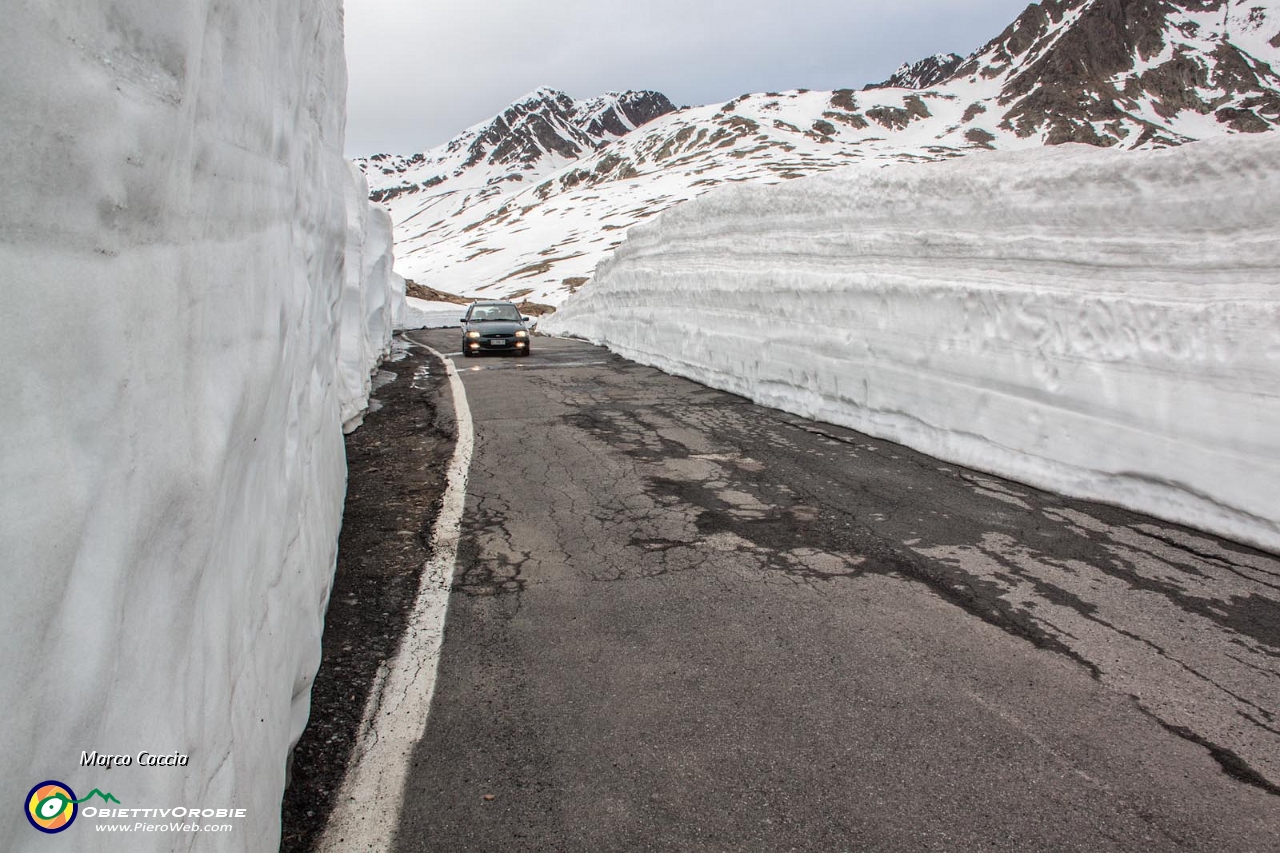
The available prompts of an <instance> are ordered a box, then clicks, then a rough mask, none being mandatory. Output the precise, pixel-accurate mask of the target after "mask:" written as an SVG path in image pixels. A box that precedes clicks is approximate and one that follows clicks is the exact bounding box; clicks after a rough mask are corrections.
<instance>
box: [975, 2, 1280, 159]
mask: <svg viewBox="0 0 1280 853" xmlns="http://www.w3.org/2000/svg"><path fill="white" fill-rule="evenodd" d="M1272 29H1276V30H1280V4H1277V3H1276V2H1275V0H1243V2H1242V0H1045V2H1043V3H1040V4H1039V5H1032V6H1028V7H1027V9H1026V10H1025V11H1024V12H1023V13H1022V14H1021V15H1020V16H1019V17H1018V19H1017V20H1016V21H1014V22H1013V23H1012V24H1011V25H1010V26H1009V27H1008V28H1007V29H1006V30H1005V31H1004V32H1003V33H1001V34H1000V35H999V36H997V37H996V38H995V39H993V40H992V41H990V42H989V43H987V44H986V45H985V46H984V47H982V48H981V49H979V50H978V51H977V52H976V53H974V54H973V55H972V56H970V57H969V58H968V59H967V60H966V61H965V62H964V64H963V65H961V66H960V68H958V69H957V70H956V72H955V74H954V75H953V77H952V79H960V78H964V77H970V78H974V79H993V78H997V77H1004V79H1005V83H1004V86H1003V88H1002V90H1001V93H1000V97H999V98H998V103H999V105H1000V106H1001V107H1005V110H1004V111H1003V115H1002V123H1001V127H1003V128H1005V129H1007V130H1013V131H1014V132H1015V133H1017V134H1018V135H1019V136H1032V135H1034V134H1040V135H1041V136H1042V137H1043V139H1044V141H1045V142H1046V143H1048V144H1050V145H1053V144H1057V143H1061V142H1087V143H1089V144H1092V145H1102V146H1110V145H1116V144H1118V143H1121V142H1123V143H1124V144H1125V146H1126V147H1134V146H1135V145H1143V144H1147V143H1149V142H1154V143H1156V144H1166V145H1168V144H1177V143H1179V142H1184V141H1186V140H1187V139H1188V137H1185V136H1181V135H1179V134H1177V133H1171V132H1169V131H1168V130H1167V129H1166V128H1163V127H1161V126H1160V123H1158V122H1156V121H1152V120H1151V118H1150V117H1144V116H1143V115H1142V112H1143V110H1142V107H1143V106H1144V105H1145V104H1150V105H1151V107H1152V108H1153V110H1154V112H1155V113H1156V114H1157V116H1158V117H1163V118H1171V117H1173V116H1174V115H1176V114H1178V113H1180V112H1183V111H1186V110H1191V111H1194V112H1196V113H1199V114H1201V115H1208V114H1210V113H1214V114H1215V116H1216V118H1217V119H1218V121H1220V122H1222V123H1224V124H1226V125H1228V126H1230V127H1231V128H1233V129H1235V130H1237V131H1247V132H1254V131H1257V130H1264V129H1267V128H1268V127H1270V126H1272V125H1274V124H1276V123H1280V96H1278V95H1277V90H1278V89H1280V75H1277V73H1276V72H1275V71H1274V70H1273V69H1272V67H1271V65H1269V64H1268V63H1267V62H1265V61H1259V60H1258V58H1257V57H1256V56H1250V55H1248V54H1246V53H1244V52H1243V51H1242V50H1241V47H1240V44H1239V43H1241V42H1244V43H1247V42H1251V41H1255V40H1258V39H1254V37H1253V36H1254V34H1255V33H1257V32H1258V31H1259V30H1261V31H1262V34H1263V37H1264V38H1263V39H1260V40H1261V41H1263V43H1269V42H1265V34H1266V33H1268V32H1269V31H1270V30H1272ZM1278 37H1280V36H1278ZM1206 93H1211V94H1210V97H1209V98H1207V99H1206V98H1205V97H1204V94H1206Z"/></svg>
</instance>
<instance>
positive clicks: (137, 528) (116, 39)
mask: <svg viewBox="0 0 1280 853" xmlns="http://www.w3.org/2000/svg"><path fill="white" fill-rule="evenodd" d="M5 16H6V17H5V27H4V28H3V31H2V32H0V72H3V73H2V74H0V79H2V80H3V83H0V106H3V110H4V112H5V114H6V115H8V116H10V117H12V120H10V121H6V122H3V123H0V150H3V151H4V152H5V155H6V156H5V157H4V158H2V159H0V164H2V165H0V188H2V189H3V196H4V199H5V203H4V204H3V205H2V206H0V235H2V236H0V270H3V289H4V304H3V308H0V317H2V318H3V328H4V334H3V335H0V363H3V364H4V366H5V370H4V374H3V378H0V399H2V400H3V401H4V404H3V406H2V407H0V429H2V430H3V434H4V437H5V440H4V444H3V448H2V449H0V483H3V484H4V488H3V489H0V552H3V554H4V555H5V571H4V572H3V575H2V577H0V645H2V646H3V648H4V662H3V666H2V667H0V704H2V705H3V707H4V708H5V712H6V713H5V725H4V732H3V735H0V767H3V768H4V771H5V772H4V781H3V783H2V786H3V791H2V792H0V800H3V801H4V802H5V803H6V804H7V805H6V808H5V809H4V810H3V814H2V815H0V838H2V839H4V841H3V846H4V849H5V850H10V851H25V850H48V849H51V847H50V839H49V838H47V837H45V836H43V835H42V834H41V833H39V832H37V831H36V830H35V829H33V828H32V827H31V826H28V825H27V820H26V818H25V816H24V813H23V810H22V809H20V808H19V807H18V806H19V804H20V803H22V802H23V800H24V797H25V796H26V794H27V791H28V790H29V789H30V788H31V786H33V785H35V784H36V783H39V782H41V781H43V780H48V779H56V780H59V781H61V782H63V783H66V784H67V785H69V786H70V787H71V788H72V789H73V790H74V791H75V792H76V794H77V796H80V797H84V796H85V795H87V794H88V793H89V792H90V791H91V790H93V789H94V788H98V789H100V790H102V791H104V792H109V793H111V794H113V795H114V796H115V797H116V798H117V799H118V800H119V801H120V804H121V806H122V807H128V808H171V807H174V806H182V807H184V808H186V807H195V806H199V807H202V808H210V809H238V808H243V809H246V810H247V817H245V818H243V819H235V820H233V821H230V822H232V823H233V824H234V825H235V829H234V830H233V831H232V832H229V833H212V834H203V835H202V834H189V833H167V832H151V833H128V834H125V835H122V836H115V835H107V834H102V833H97V832H95V831H94V826H93V825H94V823H95V820H94V819H93V818H92V817H86V816H83V815H82V816H81V817H79V818H78V819H77V821H76V824H75V825H73V826H71V827H70V828H69V829H68V830H67V832H66V833H65V834H64V835H62V836H61V837H59V838H58V839H56V842H57V843H54V844H53V845H52V846H53V847H58V848H60V849H64V850H94V851H127V853H139V851H142V853H145V851H158V850H176V849H182V850H192V851H199V850H219V851H241V850H246V851H248V850H252V851H274V850H276V849H277V846H278V843H279V809H280V794H281V791H282V789H283V787H284V783H285V763H286V759H287V755H288V751H289V748H290V745H291V744H292V743H293V742H294V741H295V740H296V738H297V737H298V735H299V734H300V733H301V731H302V728H303V725H304V723H305V721H306V717H307V711H308V703H309V696H310V688H311V679H312V677H313V675H314V673H315V670H316V667H317V666H318V664H319V660H320V643H319V641H320V631H321V624H322V619H323V614H324V610H325V605H326V601H327V597H328V594H329V588H330V583H331V579H332V573H333V567H334V559H335V554H336V549H337V535H338V527H339V522H340V516H341V512H342V501H343V495H344V490H345V478H346V463H345V458H344V451H343V442H342V426H343V422H344V421H347V422H348V423H353V422H354V420H357V419H358V418H359V416H360V413H361V411H362V410H363V409H364V406H365V399H364V397H365V395H366V394H367V390H368V384H367V377H368V373H369V369H370V368H371V367H372V366H373V362H374V360H375V359H376V358H377V357H378V356H379V355H380V354H381V352H382V351H383V350H384V349H385V347H386V345H387V336H388V334H389V330H390V327H391V324H392V322H394V321H395V320H396V319H397V317H398V316H399V315H400V314H402V309H401V308H400V307H399V304H398V299H399V298H400V295H402V294H403V282H399V284H398V287H399V290H397V282H398V279H397V277H395V276H393V275H392V274H391V272H390V266H391V262H390V255H389V248H390V231H389V221H388V219H387V217H386V214H385V213H383V212H382V211H369V209H368V205H367V203H366V200H365V198H366V194H367V190H366V189H365V187H364V185H363V180H362V179H357V177H356V175H355V174H353V171H352V170H351V168H350V167H349V165H348V164H347V163H346V162H345V161H344V160H343V159H342V156H341V152H342V149H343V126H344V120H345V118H344V112H345V105H344V94H345V90H346V70H345V59H344V56H343V44H342V14H341V3H340V2H339V0H322V2H312V0H274V2H271V3H262V4H254V3H220V2H213V0H176V1H175V2H168V3H160V4H157V3H152V2H142V0H123V2H113V3H109V4H95V3H76V4H53V5H50V4H40V3H18V4H12V6H11V7H10V8H6V10H5ZM93 751H96V752H98V753H101V754H112V755H115V754H122V755H129V756H136V755H137V754H138V753H139V752H142V751H147V752H150V753H153V754H172V753H181V754H183V755H186V756H189V762H188V764H187V765H186V766H185V767H180V768H168V767H160V768H156V767H140V766H138V764H137V763H134V764H133V765H132V766H116V767H114V768H112V769H111V770H109V771H107V770H105V769H104V768H102V767H84V766H81V755H82V753H83V752H93ZM94 804H95V805H104V804H103V803H101V802H96V801H95V803H94ZM130 822H132V821H130Z"/></svg>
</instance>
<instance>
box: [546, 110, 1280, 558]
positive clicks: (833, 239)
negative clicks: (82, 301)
mask: <svg viewBox="0 0 1280 853" xmlns="http://www.w3.org/2000/svg"><path fill="white" fill-rule="evenodd" d="M628 234H629V237H628V240H627V242H626V243H624V244H623V245H622V246H621V247H620V248H619V249H618V251H617V252H616V254H615V255H614V256H613V258H612V259H610V260H608V261H605V262H604V263H602V264H601V265H600V267H599V268H598V269H597V271H596V275H595V278H594V280H593V282H592V283H591V284H590V285H589V286H588V287H587V288H585V289H584V290H583V291H581V292H580V293H579V294H578V295H577V296H576V297H575V298H572V299H570V300H569V301H567V302H566V303H565V304H564V306H563V307H562V308H561V309H560V310H559V311H558V312H557V313H556V314H555V315H553V316H552V317H549V318H546V319H544V320H543V322H542V324H541V329H542V331H544V332H550V333H553V334H564V335H574V336H578V337H582V338H586V339H588V340H591V341H593V342H596V343H603V344H606V345H607V346H609V347H610V348H611V349H613V350H615V351H616V352H618V353H620V354H622V355H624V356H626V357H627V358H630V359H634V360H636V361H639V362H642V363H645V364H650V365H654V366H656V367H659V368H661V369H662V370H665V371H668V372H670V373H675V374H679V375H681V376H686V377H689V378H691V379H694V380H697V381H698V382H702V383H705V384H707V385H711V386H714V387H717V388H721V389H725V390H728V391H732V392H734V393H737V394H741V395H744V396H746V397H749V398H751V399H753V400H755V401H757V402H759V403H763V404H765V405H769V406H775V407H778V408H780V409H784V410H786V411H789V412H793V413H795V414H799V415H802V416H805V417H811V418H816V419H819V420H823V421H827V422H830V423H835V424H841V425H844V426H848V427H851V428H853V429H857V430H860V431H863V432H866V433H869V434H871V435H875V436H878V437H881V438H886V439H889V440H892V441H896V442H900V443H902V444H906V445H908V446H911V447H913V448H916V449H918V450H921V451H923V452H925V453H928V454H930V455H933V456H935V457H938V458H940V459H945V460H948V461H951V462H955V463H959V464H961V465H966V466H970V467H973V468H977V469H980V470H984V471H988V472H992V473H995V474H1000V475H1003V476H1006V477H1010V478H1012V479H1015V480H1019V481H1022V482H1025V483H1029V484H1032V485H1036V486H1040V487H1043V488H1045V489H1049V490H1052V491H1055V492H1060V493H1065V494H1068V495H1074V496H1078V497H1085V498H1092V499H1097V500H1101V501H1106V502H1108V503H1113V504H1119V505H1122V506H1126V507H1130V508H1132V509H1136V510H1139V511H1142V512H1146V513H1150V514H1152V515H1155V516H1158V517H1161V518H1164V519H1167V520H1170V521H1175V522H1181V523H1185V524H1188V525H1191V526H1194V527H1197V528H1201V529H1204V530H1207V531H1211V532H1215V533H1219V534H1221V535H1223V536H1227V537H1230V538H1232V539H1236V540H1239V541H1242V542H1246V543H1250V544H1254V545H1257V546H1260V547H1263V548H1266V549H1268V550H1271V551H1276V552H1280V343H1278V341H1280V337H1278V334H1280V145H1277V142H1276V138H1275V137H1274V136H1273V135H1271V134H1263V135H1261V136H1260V137H1256V138H1242V137H1233V138H1229V139H1224V140H1217V141H1210V142H1200V143H1196V144H1191V145H1185V146H1182V147H1180V148H1176V149H1171V150H1165V151H1155V152H1135V153H1124V152H1111V151H1103V150H1098V149H1094V148H1087V147H1082V146H1063V147H1060V148H1056V149H1036V150H1030V151H1023V152H1017V153H991V154H981V155H974V156H971V157H966V158H964V159H961V160H955V161H949V162H943V163H934V164H908V165H894V166H886V167H883V168H875V167H853V168H851V169H849V170H842V171H841V172H839V173H831V174H829V175H824V176H818V177H811V178H806V179H802V180H796V181H792V182H789V183H787V184H785V185H779V186H769V187H761V186H742V187H732V188H729V189H726V190H722V191H717V192H713V193H711V194H708V195H706V196H704V197H702V198H701V199H698V200H696V201H693V202H689V203H687V204H685V205H682V206H680V207H678V208H675V209H672V210H671V211H668V212H667V213H665V214H663V215H662V216H661V217H659V218H657V219H655V220H653V221H652V222H650V223H648V224H646V225H644V226H637V227H635V228H633V229H632V230H631V231H630V232H628Z"/></svg>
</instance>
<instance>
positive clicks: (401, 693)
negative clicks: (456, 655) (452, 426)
mask: <svg viewBox="0 0 1280 853" xmlns="http://www.w3.org/2000/svg"><path fill="white" fill-rule="evenodd" d="M414 343H418V342H417V341H415V342H414ZM418 345H419V346H423V347H426V349H427V350H429V351H430V352H431V354H432V355H434V356H436V357H437V358H440V359H441V361H443V362H444V366H445V370H446V371H447V372H448V374H449V387H450V389H451V390H452V391H453V410H454V414H455V417H456V419H457V424H458V443H457V445H456V446H455V448H454V451H453V458H452V459H451V460H450V461H449V471H448V484H447V485H446V486H445V491H444V500H443V504H442V505H441V508H440V515H439V516H438V517H437V518H436V523H435V527H433V528H432V531H431V556H430V559H428V561H427V564H426V566H425V567H424V570H423V573H422V580H421V581H420V582H419V585H418V597H417V600H416V601H415V602H414V605H413V612H412V614H411V615H410V617H409V624H408V626H407V627H406V628H405V634H404V637H403V638H402V639H401V641H400V648H399V650H398V651H397V652H396V656H395V660H393V661H392V663H391V665H390V667H387V666H385V665H384V666H383V667H382V668H381V669H380V670H379V671H378V677H377V680H376V681H375V682H374V685H373V691H372V692H371V693H370V694H369V701H368V702H367V703H366V704H365V708H364V717H363V718H362V719H361V721H360V731H359V733H358V735H357V742H356V746H355V749H354V751H353V752H352V756H351V760H350V761H349V762H348V764H347V772H346V777H345V778H344V779H343V783H342V787H341V789H339V791H338V797H337V801H336V803H335V804H334V808H333V813H332V814H331V815H330V817H329V822H328V823H327V824H326V825H325V829H324V834H323V835H322V836H321V838H320V843H319V845H318V846H317V847H316V849H317V850H318V851H320V853H350V851H370V853H374V852H375V851H376V853H383V851H387V850H390V849H391V842H392V839H393V837H394V835H395V831H396V827H397V826H398V824H399V817H400V813H401V807H402V805H403V800H404V788H405V782H406V779H407V777H408V772H409V762H410V761H411V760H412V758H413V751H414V749H415V747H416V746H417V743H418V741H419V740H420V739H421V737H422V733H423V731H424V729H425V728H426V723H427V712H428V711H429V710H430V709H431V696H432V694H433V693H434V692H435V685H436V671H437V668H438V667H439V663H440V645H441V643H442V642H443V640H444V620H445V614H446V613H447V611H448V605H449V589H450V587H451V586H452V585H453V570H454V566H455V565H456V563H457V560H458V540H459V538H460V536H461V531H462V508H463V504H464V503H465V502H466V496H467V476H468V473H469V472H470V469H471V452H472V449H473V447H474V445H475V435H474V431H473V429H472V424H471V409H470V408H469V407H468V406H467V391H466V389H465V388H464V387H463V386H462V379H461V377H459V376H458V371H457V370H456V369H455V368H454V366H453V362H452V361H450V360H449V359H447V358H444V357H443V356H441V355H440V353H439V352H437V351H436V350H434V349H432V348H431V347H428V346H426V345H425V344H420V343H418Z"/></svg>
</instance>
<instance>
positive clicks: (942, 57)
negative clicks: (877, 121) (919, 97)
mask: <svg viewBox="0 0 1280 853" xmlns="http://www.w3.org/2000/svg"><path fill="white" fill-rule="evenodd" d="M963 62H964V57H963V56H961V55H960V54H958V53H936V54H934V55H933V56H930V57H927V58H925V59H922V60H920V61H919V62H916V63H910V62H905V63H903V64H902V65H901V66H899V67H898V70H897V71H895V72H893V75H892V76H891V77H890V78H889V79H888V80H885V81H884V82H883V83H872V84H870V85H868V86H865V87H863V91H864V92H867V91H870V90H872V89H928V88H929V87H930V86H936V85H938V84H939V83H945V82H946V81H947V79H948V78H949V77H951V75H952V74H954V73H955V72H956V69H957V68H959V67H960V65H961V63H963Z"/></svg>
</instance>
